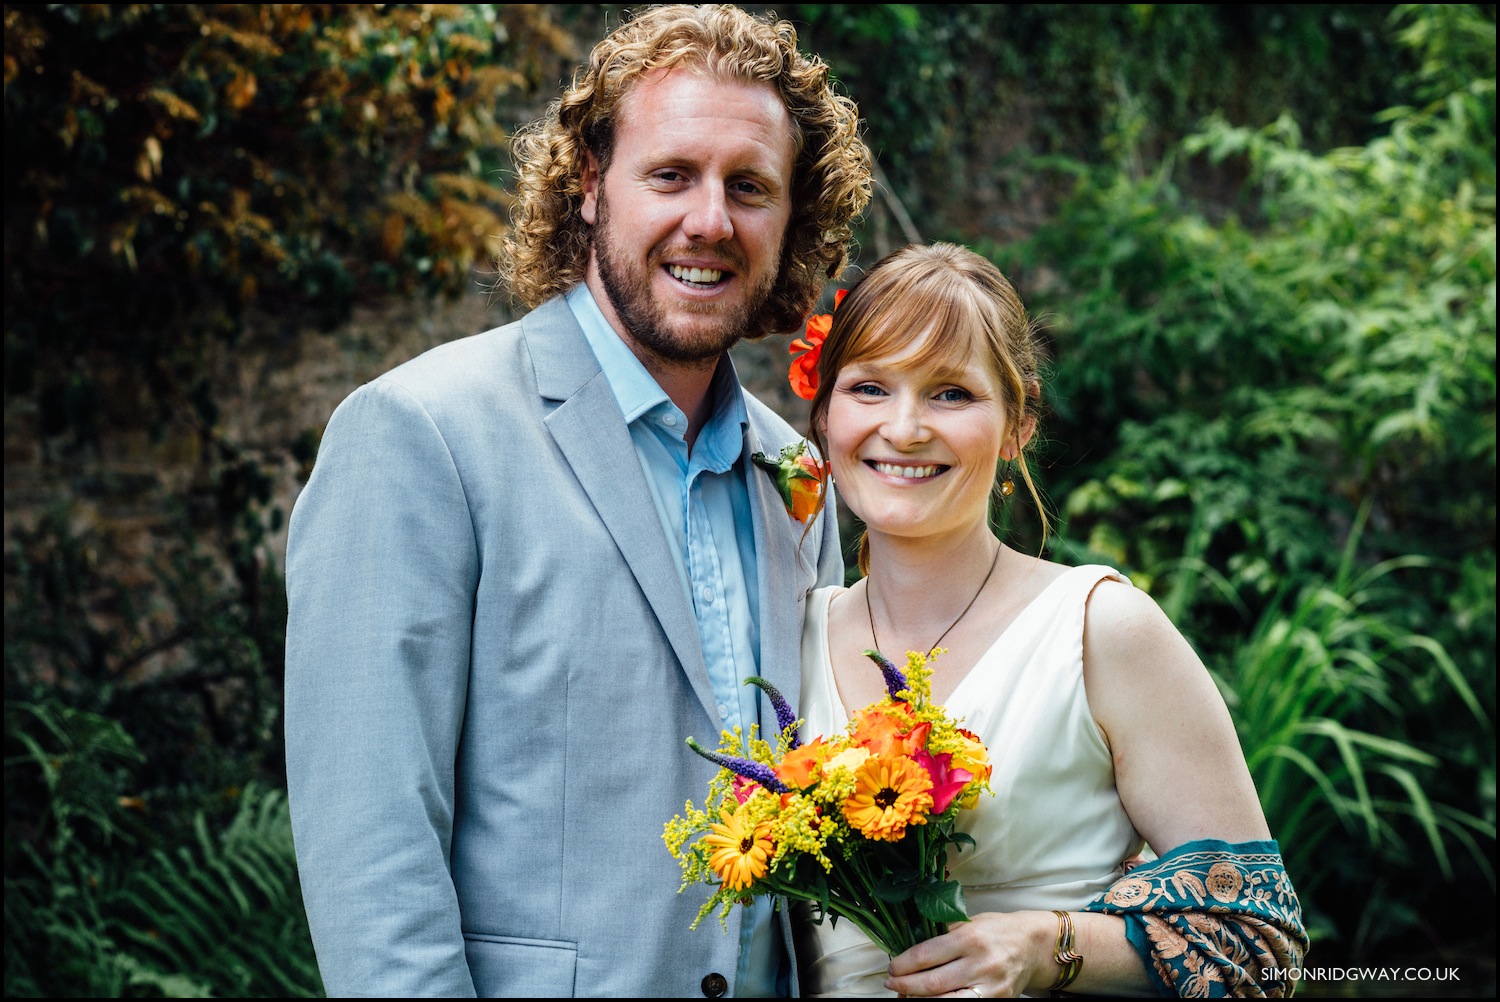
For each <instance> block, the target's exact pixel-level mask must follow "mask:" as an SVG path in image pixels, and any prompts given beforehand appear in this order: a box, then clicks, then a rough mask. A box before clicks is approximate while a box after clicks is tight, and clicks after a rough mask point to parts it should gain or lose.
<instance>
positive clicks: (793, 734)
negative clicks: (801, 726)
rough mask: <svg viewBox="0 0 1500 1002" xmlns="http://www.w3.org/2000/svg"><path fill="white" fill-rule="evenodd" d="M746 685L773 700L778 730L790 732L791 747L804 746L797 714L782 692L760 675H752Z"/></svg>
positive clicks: (784, 732) (785, 732) (783, 732)
mask: <svg viewBox="0 0 1500 1002" xmlns="http://www.w3.org/2000/svg"><path fill="white" fill-rule="evenodd" d="M745 685H753V686H755V687H756V688H757V689H759V690H760V691H761V692H763V693H765V694H766V697H767V698H768V699H770V700H771V705H772V706H773V707H775V709H776V729H777V730H778V731H780V732H781V733H782V734H787V733H788V731H790V735H789V736H790V738H791V744H790V745H789V747H791V748H796V747H797V746H798V745H800V744H802V740H801V738H799V737H798V735H797V713H796V711H795V710H793V709H792V704H791V703H788V702H787V701H786V697H785V696H783V695H782V694H781V690H780V689H778V688H776V687H775V686H774V685H772V684H771V683H770V682H767V681H766V680H765V679H763V678H761V677H760V676H759V675H751V676H750V677H749V678H747V679H745Z"/></svg>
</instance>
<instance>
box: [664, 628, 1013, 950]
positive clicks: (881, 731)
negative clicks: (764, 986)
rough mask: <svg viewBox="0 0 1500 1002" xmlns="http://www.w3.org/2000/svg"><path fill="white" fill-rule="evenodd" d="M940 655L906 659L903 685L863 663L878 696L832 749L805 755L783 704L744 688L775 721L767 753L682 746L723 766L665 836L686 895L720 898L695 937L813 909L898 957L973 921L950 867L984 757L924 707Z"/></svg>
mask: <svg viewBox="0 0 1500 1002" xmlns="http://www.w3.org/2000/svg"><path fill="white" fill-rule="evenodd" d="M940 653H942V652H941V650H934V651H933V652H931V654H930V655H929V656H927V657H924V656H923V655H921V654H917V653H915V652H913V653H910V654H908V655H907V667H906V670H905V672H903V671H902V670H901V669H899V668H897V667H896V666H895V665H893V664H891V662H889V661H887V660H886V659H885V658H884V657H882V656H881V655H880V654H879V653H878V652H876V651H865V654H866V655H867V656H868V657H869V658H871V659H872V660H873V661H874V662H875V663H876V664H877V665H879V666H880V670H881V672H882V673H883V675H884V677H885V684H886V695H885V696H884V697H883V698H881V699H880V700H879V701H877V702H875V703H872V704H870V705H869V706H867V707H865V708H864V709H862V710H860V711H859V712H858V713H856V714H854V716H853V717H852V719H851V720H850V721H849V727H848V729H847V730H846V732H845V733H844V734H842V735H839V736H837V737H833V738H826V739H825V738H823V737H818V738H815V739H813V740H812V741H809V742H807V743H806V744H803V743H802V742H801V741H800V740H799V739H798V734H797V728H798V723H799V722H798V721H797V720H796V718H795V714H794V713H793V711H792V709H791V707H790V706H788V705H787V702H786V700H785V699H784V698H783V697H782V695H781V693H780V692H778V691H777V690H776V688H775V687H774V686H772V685H771V684H770V683H769V682H767V681H766V680H764V679H761V678H751V679H747V680H746V682H747V684H753V685H756V686H758V687H759V688H760V689H762V690H763V691H764V692H765V693H766V694H767V695H768V696H769V697H770V700H771V704H772V706H774V707H775V709H776V722H777V728H778V731H779V734H778V736H777V739H776V743H775V745H774V746H773V745H772V744H771V743H770V742H768V741H765V740H762V739H760V738H758V737H757V736H756V734H755V733H754V732H752V733H751V735H750V739H749V741H748V742H746V741H745V740H744V739H743V736H742V735H741V734H739V733H738V732H737V731H734V732H731V731H726V732H724V735H723V739H722V741H721V742H720V746H719V748H718V750H717V751H709V750H707V749H704V748H702V747H701V746H699V745H698V743H697V742H696V741H694V740H693V739H692V738H689V739H688V745H689V746H690V747H691V748H692V749H693V750H694V751H696V752H697V753H698V754H700V755H702V756H704V757H705V758H708V759H710V760H711V761H713V762H716V763H717V764H718V765H719V766H720V769H719V772H718V774H717V775H716V776H715V777H714V779H713V780H712V782H710V784H709V788H708V797H707V799H706V800H705V802H704V804H703V807H702V808H701V809H700V808H698V807H696V806H695V805H694V804H692V803H691V802H689V803H688V804H687V806H686V809H685V811H684V813H683V814H681V815H678V816H677V817H674V818H673V819H672V820H671V821H669V822H667V825H666V833H665V836H664V837H665V839H666V843H667V848H668V849H669V850H670V851H671V853H672V855H673V856H674V857H676V858H677V859H678V860H679V861H680V862H681V864H682V872H683V883H682V887H681V888H680V890H686V889H687V888H688V887H689V886H691V885H695V884H702V883H707V884H711V885H712V884H717V885H718V889H717V890H716V891H715V892H714V894H713V895H712V896H711V897H710V898H709V899H708V900H707V901H706V902H705V903H704V905H703V908H702V909H701V910H700V911H699V912H698V917H697V919H696V920H695V921H694V922H693V928H697V926H698V923H699V922H701V921H702V920H703V918H704V917H705V916H706V915H708V914H710V913H711V912H713V911H714V910H715V909H718V910H719V915H720V921H721V922H722V921H724V920H725V919H726V918H727V916H728V914H729V911H730V909H731V908H732V907H733V906H734V905H736V904H749V903H750V902H751V900H752V899H753V898H755V897H756V896H757V895H780V896H782V897H785V898H787V899H789V900H800V901H808V902H812V903H813V905H814V906H815V911H816V914H817V916H818V918H819V920H820V921H821V920H822V918H825V917H826V918H828V919H829V921H837V920H838V919H839V918H843V919H846V920H848V921H849V922H852V923H854V924H855V925H856V926H858V927H859V928H860V929H861V930H863V932H864V933H865V934H866V935H867V936H869V937H870V938H871V939H872V940H874V941H875V942H876V943H877V944H879V945H880V946H881V948H883V949H884V950H885V951H886V952H887V953H889V954H890V955H892V956H895V955H896V954H898V953H901V952H903V951H904V950H906V949H907V948H909V947H911V946H913V945H915V944H916V943H919V942H921V941H923V940H925V939H930V938H932V937H933V936H937V935H939V934H941V933H943V932H945V931H946V928H947V924H948V923H949V922H961V921H965V920H966V919H967V918H968V915H967V913H966V912H965V910H964V900H963V889H962V888H961V887H960V886H959V884H958V882H957V881H956V880H950V879H948V875H947V866H946V855H947V850H948V848H949V847H950V846H951V847H953V848H954V849H955V850H956V851H962V848H963V846H965V845H973V844H974V840H973V839H972V838H970V837H969V836H968V835H967V834H965V833H963V832H960V831H956V830H955V825H956V823H957V820H958V815H959V812H960V811H963V810H966V809H969V808H971V807H973V806H974V804H975V803H976V802H977V801H978V799H979V795H980V794H981V793H982V792H987V791H988V789H989V776H990V764H989V753H988V751H987V750H986V748H985V747H984V744H983V743H982V742H981V741H980V740H979V738H978V737H977V736H976V735H974V734H973V733H971V732H969V731H966V730H964V729H963V728H961V727H959V726H958V724H957V722H956V721H954V720H953V719H951V718H950V717H949V716H948V713H947V711H946V710H945V709H944V708H943V707H942V706H940V705H938V704H936V703H933V702H932V701H931V699H930V694H931V678H932V668H931V666H930V664H929V658H932V657H936V656H937V655H938V654H940Z"/></svg>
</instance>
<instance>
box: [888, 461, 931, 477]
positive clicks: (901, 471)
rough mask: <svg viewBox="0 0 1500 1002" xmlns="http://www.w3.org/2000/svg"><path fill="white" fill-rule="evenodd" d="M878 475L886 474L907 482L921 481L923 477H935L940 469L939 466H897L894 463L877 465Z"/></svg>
mask: <svg viewBox="0 0 1500 1002" xmlns="http://www.w3.org/2000/svg"><path fill="white" fill-rule="evenodd" d="M875 470H876V472H877V473H884V474H885V475H886V476H888V477H903V478H905V479H907V480H920V479H921V478H923V477H935V476H937V472H938V470H939V467H937V466H896V465H894V464H893V463H876V464H875Z"/></svg>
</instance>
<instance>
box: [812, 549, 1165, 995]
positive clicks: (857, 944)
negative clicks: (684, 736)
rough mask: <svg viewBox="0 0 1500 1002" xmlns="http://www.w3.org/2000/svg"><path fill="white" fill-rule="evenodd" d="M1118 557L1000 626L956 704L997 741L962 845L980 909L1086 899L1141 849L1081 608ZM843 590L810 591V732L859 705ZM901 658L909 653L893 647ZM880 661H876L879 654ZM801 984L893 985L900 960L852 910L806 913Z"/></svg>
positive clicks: (954, 861) (957, 859) (833, 987)
mask: <svg viewBox="0 0 1500 1002" xmlns="http://www.w3.org/2000/svg"><path fill="white" fill-rule="evenodd" d="M1106 578H1114V579H1117V580H1122V581H1123V580H1124V578H1123V577H1121V576H1120V575H1119V574H1118V572H1116V571H1114V570H1113V569H1111V568H1109V567H1103V566H1097V565H1088V566H1083V567H1074V568H1070V569H1069V570H1067V571H1066V572H1064V573H1063V574H1062V575H1061V576H1059V577H1058V578H1057V579H1056V580H1054V581H1053V582H1052V583H1051V584H1049V585H1048V586H1047V587H1046V589H1045V590H1043V591H1042V593H1041V594H1040V595H1038V596H1037V597H1036V598H1035V599H1034V600H1033V601H1032V602H1031V604H1030V605H1029V606H1027V607H1026V609H1025V610H1024V611H1022V613H1021V614H1020V615H1019V616H1017V617H1016V619H1015V621H1014V622H1012V623H1011V624H1010V625H1009V626H1008V627H1007V628H1006V629H1005V631H1004V632H1003V633H1002V634H1001V635H1000V636H999V638H997V639H996V640H995V642H994V644H993V645H992V646H991V647H990V649H989V650H988V651H986V652H985V654H984V655H983V656H982V657H981V658H980V659H979V661H978V662H977V663H976V664H975V665H974V667H973V668H972V669H971V670H970V671H969V673H968V675H966V676H965V677H964V679H963V681H961V682H960V683H959V684H958V687H957V688H956V689H954V691H953V693H952V695H951V696H950V697H949V698H948V700H947V702H946V705H947V708H948V711H949V713H950V714H951V715H952V716H954V717H955V718H961V720H962V726H964V727H966V728H968V729H969V730H971V731H973V732H975V733H976V734H978V735H979V737H980V739H981V740H983V741H984V743H985V745H986V746H987V747H988V748H989V751H990V759H991V762H992V764H993V767H994V772H993V774H992V776H991V778H990V786H991V789H992V790H993V791H994V796H986V797H981V798H980V802H979V806H978V807H977V808H975V809H974V810H972V811H967V812H965V813H964V814H962V815H960V817H961V821H960V823H959V826H958V827H959V828H960V829H961V830H963V831H966V832H968V833H969V834H970V835H972V836H973V837H974V841H975V842H976V843H977V845H976V846H974V847H972V848H968V849H965V850H964V851H963V852H961V853H957V854H954V853H951V852H950V854H949V858H948V866H949V868H950V870H951V872H952V875H953V876H954V877H956V878H957V879H958V880H959V881H960V882H962V884H963V886H964V897H965V899H966V903H967V905H968V911H969V914H970V915H976V914H979V913H980V912H1005V911H1021V910H1028V909H1047V910H1050V909H1054V908H1057V909H1062V910H1065V911H1077V910H1079V909H1081V908H1082V907H1083V906H1084V905H1086V904H1087V903H1088V902H1090V901H1092V900H1093V899H1094V898H1096V897H1097V896H1098V895H1099V894H1101V893H1102V892H1103V891H1104V890H1105V889H1106V888H1107V887H1109V885H1110V884H1112V883H1113V882H1114V881H1115V880H1116V879H1118V877H1119V876H1120V864H1121V861H1122V860H1125V859H1127V858H1129V857H1131V856H1134V855H1136V854H1137V853H1138V852H1139V851H1140V850H1141V847H1142V840H1141V837H1140V835H1138V834H1137V833H1136V831H1135V828H1134V827H1133V826H1132V825H1131V823H1130V818H1129V817H1127V816H1126V814H1125V808H1124V807H1123V806H1122V805H1121V803H1120V797H1119V794H1118V793H1117V791H1116V790H1115V779H1114V766H1113V762H1112V760H1111V757H1110V751H1109V748H1108V747H1107V746H1106V745H1105V743H1104V739H1103V736H1102V735H1101V734H1100V732H1099V728H1098V727H1097V725H1096V724H1095V723H1094V718H1093V715H1092V714H1091V713H1090V712H1089V706H1088V700H1087V699H1086V697H1085V695H1084V689H1083V616H1084V606H1085V603H1086V602H1087V601H1088V597H1089V594H1090V592H1092V591H1093V589H1094V586H1095V585H1097V584H1098V583H1099V582H1100V581H1103V580H1105V579H1106ZM842 591H843V589H841V588H824V589H820V590H818V591H816V592H814V593H813V594H812V596H811V597H810V598H809V599H808V603H807V619H806V623H805V624H804V627H803V631H802V695H801V700H800V703H801V707H800V710H801V714H802V717H803V721H804V723H803V727H802V737H803V739H804V740H808V739H810V738H812V737H813V736H814V735H818V734H824V735H829V734H837V733H841V732H842V731H843V730H844V727H845V725H846V724H847V723H848V714H847V713H846V712H845V709H844V706H843V704H842V703H841V702H840V700H839V695H838V688H837V686H836V685H835V684H834V677H833V666H832V664H831V663H830V661H829V653H828V606H829V603H830V602H831V601H832V600H833V598H834V597H835V596H836V595H838V594H840V593H841V592H842ZM892 660H894V661H896V663H897V664H898V665H901V664H904V663H905V658H904V657H900V658H894V657H893V658H892ZM870 670H871V671H872V672H873V671H879V669H878V668H877V667H876V666H875V664H874V663H873V662H871V664H870ZM796 915H797V917H796V920H795V927H796V933H797V960H798V965H799V969H800V979H801V992H802V994H803V995H804V996H808V997H834V998H838V997H850V996H861V995H864V996H873V995H886V996H888V995H890V994H891V993H890V992H887V991H886V990H885V988H884V986H883V982H884V980H885V977H886V965H887V963H888V962H889V958H888V957H887V956H886V955H885V953H884V952H883V951H881V950H880V948H879V947H877V946H875V945H874V944H873V943H871V942H870V941H869V940H868V939H867V938H865V935H864V934H863V933H861V932H860V931H859V930H858V929H856V928H855V927H854V926H853V925H852V924H850V923H848V922H842V921H841V922H839V923H838V925H837V926H836V927H835V926H832V925H830V924H829V923H828V922H827V921H826V920H825V921H824V922H823V923H822V924H821V925H819V924H815V923H813V922H811V921H809V920H808V916H807V911H806V908H805V907H803V908H801V909H799V911H798V913H796Z"/></svg>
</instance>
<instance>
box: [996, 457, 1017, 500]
mask: <svg viewBox="0 0 1500 1002" xmlns="http://www.w3.org/2000/svg"><path fill="white" fill-rule="evenodd" d="M1015 465H1016V461H1015V460H1014V459H1007V460H1006V461H1005V472H1004V473H1002V474H1001V475H1000V496H1001V497H1003V498H1008V497H1010V496H1011V495H1012V494H1014V493H1015V492H1016V482H1015V480H1013V479H1012V478H1011V475H1010V471H1011V468H1012V467H1014V466H1015Z"/></svg>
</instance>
